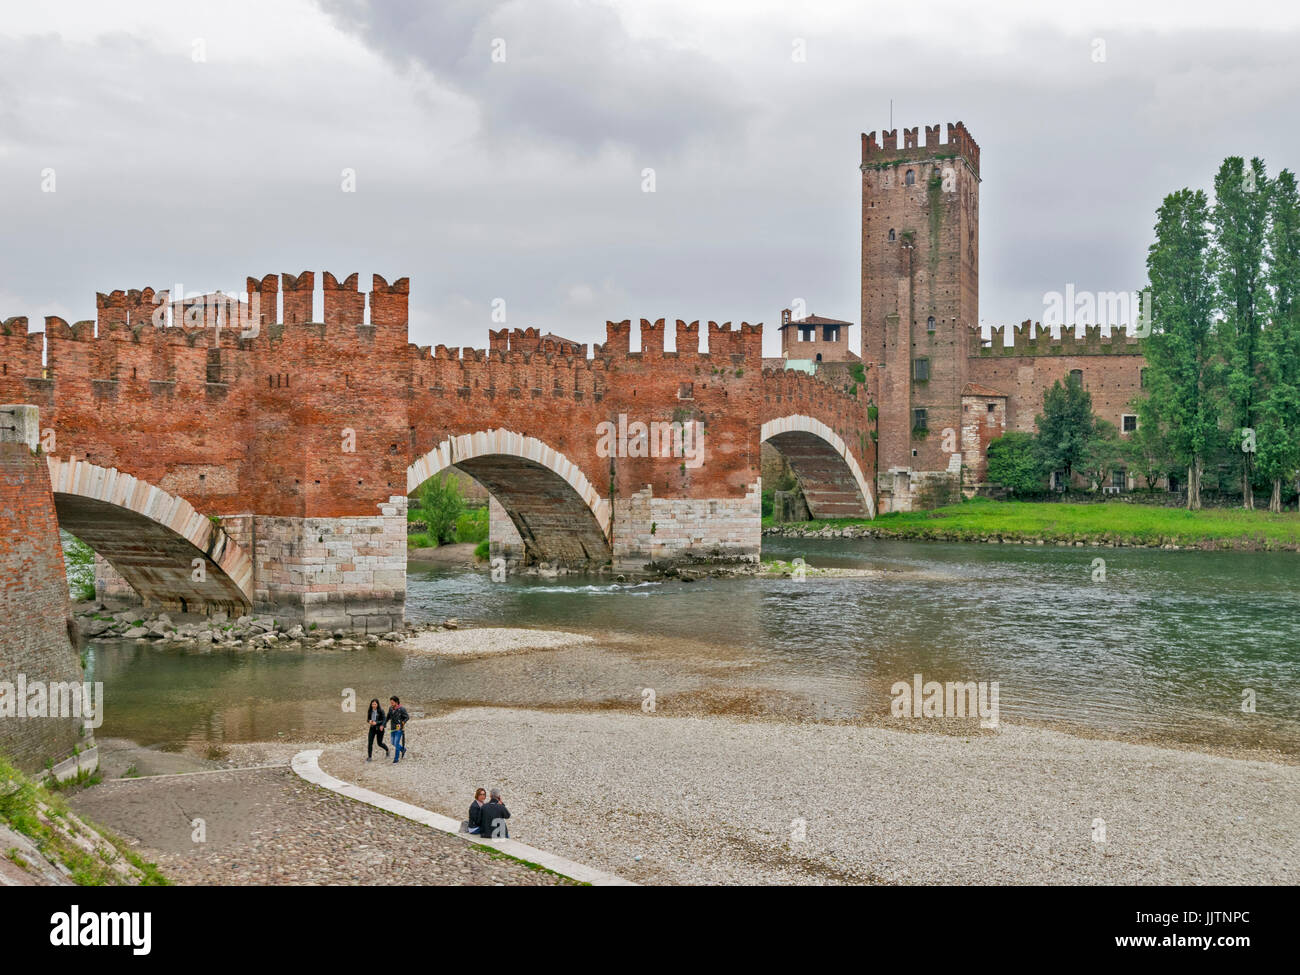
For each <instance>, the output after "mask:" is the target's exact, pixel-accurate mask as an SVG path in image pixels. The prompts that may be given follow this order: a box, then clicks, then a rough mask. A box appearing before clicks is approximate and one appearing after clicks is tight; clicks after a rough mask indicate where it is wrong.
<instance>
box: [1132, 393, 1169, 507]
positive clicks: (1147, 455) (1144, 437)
mask: <svg viewBox="0 0 1300 975" xmlns="http://www.w3.org/2000/svg"><path fill="white" fill-rule="evenodd" d="M1141 410H1142V406H1141V405H1140V404H1139V406H1138V411H1139V422H1138V428H1137V429H1136V430H1134V431H1133V432H1132V433H1130V434H1129V435H1128V438H1127V439H1126V440H1124V441H1123V445H1124V450H1123V453H1124V463H1125V465H1126V466H1127V467H1128V469H1129V470H1130V471H1133V472H1134V473H1135V474H1137V475H1138V476H1140V477H1142V478H1143V479H1144V480H1145V481H1146V482H1147V490H1148V491H1154V490H1155V487H1156V482H1157V481H1159V480H1160V478H1162V477H1164V476H1165V475H1166V474H1168V473H1170V471H1172V470H1173V469H1174V467H1175V466H1176V464H1175V462H1174V458H1173V455H1172V454H1171V453H1170V452H1169V444H1168V437H1167V434H1166V433H1165V431H1163V430H1161V429H1160V425H1159V423H1158V421H1156V420H1155V418H1152V419H1151V421H1150V422H1146V421H1143V420H1141Z"/></svg>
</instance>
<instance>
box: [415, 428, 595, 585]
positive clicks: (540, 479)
mask: <svg viewBox="0 0 1300 975" xmlns="http://www.w3.org/2000/svg"><path fill="white" fill-rule="evenodd" d="M448 467H457V468H459V469H460V470H462V471H464V472H465V473H466V474H468V475H470V476H471V477H472V478H474V480H476V481H478V482H479V483H480V484H482V485H483V487H485V488H486V489H487V490H488V492H489V493H490V494H491V495H492V497H493V498H495V499H496V501H497V502H498V503H499V504H500V505H501V506H502V507H503V508H504V509H505V511H506V514H507V515H508V516H509V517H510V521H511V523H512V524H513V525H514V527H515V531H516V532H518V534H519V537H520V539H521V541H522V543H523V548H524V558H525V561H527V562H530V563H531V562H553V563H559V564H564V565H593V564H595V565H603V564H605V563H606V562H609V561H611V559H612V557H613V551H612V548H611V546H610V519H611V512H610V504H609V501H608V500H606V499H605V498H602V497H601V496H600V494H599V493H598V492H597V491H596V489H595V488H594V487H593V486H592V485H591V482H589V481H588V480H587V476H586V475H585V474H584V473H583V472H582V469H581V468H579V467H578V465H577V464H575V463H573V461H571V460H569V458H567V457H565V456H564V455H563V454H562V453H560V452H559V451H557V450H555V449H554V448H552V447H550V446H549V445H547V444H546V443H545V442H543V441H541V440H538V439H537V438H536V437H527V436H524V435H523V434H520V433H514V432H512V431H510V430H499V429H498V430H480V431H478V432H476V433H467V434H463V435H461V436H457V437H449V438H448V439H446V440H444V441H443V442H442V443H440V444H439V445H438V446H436V447H434V448H433V449H432V450H430V451H429V452H428V453H427V454H425V455H424V456H423V457H420V458H419V459H417V460H416V461H415V462H414V463H413V464H411V466H410V467H408V468H407V470H406V493H407V494H408V495H410V494H414V493H415V492H416V490H418V489H419V487H420V485H421V484H423V483H424V482H425V481H427V480H428V479H429V478H431V477H433V476H434V475H435V474H437V473H439V472H440V471H443V470H446V469H447V468H448Z"/></svg>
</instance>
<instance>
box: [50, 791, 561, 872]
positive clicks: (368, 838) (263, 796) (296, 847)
mask: <svg viewBox="0 0 1300 975" xmlns="http://www.w3.org/2000/svg"><path fill="white" fill-rule="evenodd" d="M69 802H70V804H71V805H72V807H73V808H74V809H75V810H76V811H77V812H78V813H83V814H85V815H86V816H87V817H89V818H91V819H93V820H95V821H96V822H98V823H100V824H101V825H103V826H107V827H108V828H110V829H112V830H114V831H116V832H117V833H119V834H120V835H122V836H123V837H125V838H127V839H129V840H130V841H131V842H132V843H134V844H135V845H136V847H137V849H139V851H140V853H141V855H142V856H144V857H145V859H147V860H152V861H154V862H156V863H157V864H158V866H159V868H160V869H161V870H162V872H163V873H164V874H165V875H166V876H167V877H168V878H169V879H170V880H172V881H173V882H174V883H178V884H185V885H234V884H254V885H261V884H276V885H279V884H313V885H330V884H342V885H371V884H373V885H384V884H409V885H444V884H446V885H451V884H455V885H462V884H468V885H512V886H513V885H553V884H570V883H572V882H573V881H571V880H569V879H567V878H563V877H557V876H556V875H555V874H552V873H547V872H545V871H541V870H534V869H531V868H529V867H528V866H526V865H524V864H522V863H517V862H515V861H513V860H509V859H505V858H499V859H498V858H494V857H493V856H492V855H490V854H488V853H485V852H483V851H480V850H475V849H473V848H472V847H471V846H470V844H468V843H466V842H464V841H463V840H462V839H460V838H457V837H455V836H447V835H445V834H444V833H441V832H438V831H436V830H432V829H429V828H428V827H427V826H425V825H422V824H421V823H419V822H413V821H412V820H411V819H409V818H402V817H400V816H397V815H393V814H392V813H390V812H385V811H383V810H381V809H378V808H375V806H373V805H367V804H365V803H363V802H356V801H353V800H352V799H350V798H346V797H344V796H343V795H340V794H338V793H336V792H331V791H328V790H326V789H323V788H318V787H317V786H315V785H312V784H310V783H308V782H306V781H304V780H303V779H302V778H300V777H299V776H298V775H296V774H295V773H294V771H293V770H292V769H291V768H289V767H288V766H287V765H278V766H273V767H269V768H267V767H263V768H248V769H230V770H221V771H212V772H198V773H189V774H181V775H159V776H151V777H148V778H134V779H116V780H112V781H109V782H104V783H102V784H100V785H98V786H95V787H93V788H90V789H87V790H85V791H81V792H76V793H73V794H72V795H71V796H69ZM195 820H202V821H203V822H202V832H201V833H196V829H197V827H196V824H195Z"/></svg>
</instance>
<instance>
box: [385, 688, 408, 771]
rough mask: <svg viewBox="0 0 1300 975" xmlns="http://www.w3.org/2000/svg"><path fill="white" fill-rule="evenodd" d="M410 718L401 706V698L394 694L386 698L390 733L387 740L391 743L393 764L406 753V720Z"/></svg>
mask: <svg viewBox="0 0 1300 975" xmlns="http://www.w3.org/2000/svg"><path fill="white" fill-rule="evenodd" d="M410 719H411V716H410V715H409V714H408V713H407V711H406V708H404V707H402V702H401V700H400V699H399V698H398V697H397V695H396V694H394V695H393V696H392V697H390V698H389V699H388V727H389V728H390V729H391V731H392V734H390V735H389V736H388V740H389V741H390V742H392V745H393V764H394V765H396V764H397V762H398V760H399V759H400V758H401V757H402V756H403V755H405V754H406V722H407V721H409V720H410Z"/></svg>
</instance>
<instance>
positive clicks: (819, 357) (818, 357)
mask: <svg viewBox="0 0 1300 975" xmlns="http://www.w3.org/2000/svg"><path fill="white" fill-rule="evenodd" d="M817 361H818V362H821V361H822V354H821V353H820V352H818V353H817Z"/></svg>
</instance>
